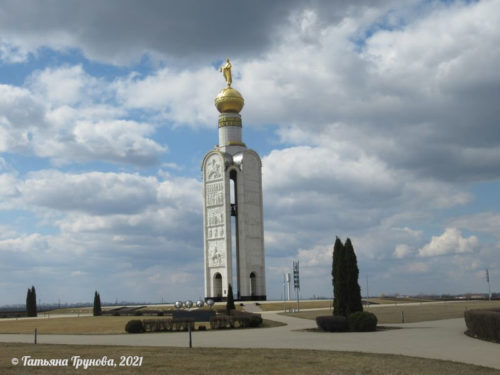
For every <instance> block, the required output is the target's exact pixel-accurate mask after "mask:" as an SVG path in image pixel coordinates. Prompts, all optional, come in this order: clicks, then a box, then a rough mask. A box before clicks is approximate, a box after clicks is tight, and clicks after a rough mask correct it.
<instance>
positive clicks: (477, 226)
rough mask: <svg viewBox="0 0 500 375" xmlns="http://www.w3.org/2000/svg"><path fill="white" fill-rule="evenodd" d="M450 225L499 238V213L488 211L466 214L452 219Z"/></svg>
mask: <svg viewBox="0 0 500 375" xmlns="http://www.w3.org/2000/svg"><path fill="white" fill-rule="evenodd" d="M451 225H453V226H456V227H458V228H465V229H467V230H470V231H474V232H479V233H486V234H489V235H492V236H494V237H497V238H500V213H496V212H492V211H490V212H481V213H478V214H474V215H468V216H465V217H460V218H457V219H455V220H453V221H452V222H451Z"/></svg>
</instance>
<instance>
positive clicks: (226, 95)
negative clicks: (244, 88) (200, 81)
mask: <svg viewBox="0 0 500 375" xmlns="http://www.w3.org/2000/svg"><path fill="white" fill-rule="evenodd" d="M244 104H245V101H244V100H243V96H241V94H240V93H239V92H238V90H235V89H233V88H232V87H226V88H225V89H222V90H221V91H220V92H219V94H217V96H216V97H215V106H216V107H217V110H218V111H219V112H220V113H223V112H233V113H239V112H240V111H241V109H242V108H243V105H244Z"/></svg>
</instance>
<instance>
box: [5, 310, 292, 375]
mask: <svg viewBox="0 0 500 375" xmlns="http://www.w3.org/2000/svg"><path fill="white" fill-rule="evenodd" d="M151 318H153V319H154V317H148V316H142V317H134V316H85V317H79V318H76V317H71V318H70V317H68V318H49V319H20V320H0V333H33V332H34V331H35V328H36V329H37V332H38V333H39V334H77V335H78V334H116V333H125V324H127V322H128V321H129V320H132V319H141V320H142V319H151ZM160 318H161V317H160ZM200 325H204V326H205V327H206V329H207V330H210V324H209V323H196V324H195V329H198V326H200ZM281 325H284V324H283V323H280V322H275V321H272V320H268V319H264V322H263V324H262V328H270V327H278V326H281ZM0 374H1V373H0Z"/></svg>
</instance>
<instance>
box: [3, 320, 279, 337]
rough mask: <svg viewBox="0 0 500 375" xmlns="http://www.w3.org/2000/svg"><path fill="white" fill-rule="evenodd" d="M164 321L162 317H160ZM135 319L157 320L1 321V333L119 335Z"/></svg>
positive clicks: (271, 323)
mask: <svg viewBox="0 0 500 375" xmlns="http://www.w3.org/2000/svg"><path fill="white" fill-rule="evenodd" d="M158 318H159V319H162V317H158ZM133 319H140V320H143V319H156V317H148V316H86V317H80V318H76V317H68V318H50V319H19V320H0V333H34V331H35V328H36V329H37V332H38V333H39V334H77V335H78V334H117V333H126V332H125V325H126V324H127V322H128V321H129V320H133ZM200 325H204V326H205V327H206V329H207V330H210V323H208V322H200V323H196V324H195V329H198V327H199V326H200ZM281 325H284V324H283V323H280V322H275V321H272V320H268V319H264V322H263V324H262V327H263V328H271V327H279V326H281Z"/></svg>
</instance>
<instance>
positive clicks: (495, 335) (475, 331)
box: [464, 308, 500, 342]
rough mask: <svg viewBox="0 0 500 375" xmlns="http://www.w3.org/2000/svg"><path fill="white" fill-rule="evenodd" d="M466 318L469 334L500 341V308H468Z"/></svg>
mask: <svg viewBox="0 0 500 375" xmlns="http://www.w3.org/2000/svg"><path fill="white" fill-rule="evenodd" d="M464 318H465V325H466V326H467V333H468V334H469V335H471V336H474V337H477V338H480V339H483V340H491V341H497V342H500V308H492V309H476V310H467V311H466V312H465V313H464Z"/></svg>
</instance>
